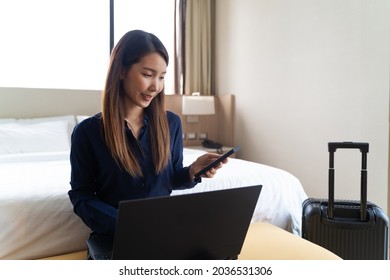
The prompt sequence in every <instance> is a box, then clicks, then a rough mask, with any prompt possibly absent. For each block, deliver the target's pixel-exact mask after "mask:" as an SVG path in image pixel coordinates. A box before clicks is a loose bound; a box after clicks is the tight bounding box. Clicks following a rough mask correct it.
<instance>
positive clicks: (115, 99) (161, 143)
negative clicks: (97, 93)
mask: <svg viewBox="0 0 390 280" xmlns="http://www.w3.org/2000/svg"><path fill="white" fill-rule="evenodd" d="M153 52H157V53H159V54H160V55H161V56H162V57H163V59H164V60H165V62H166V64H167V65H168V62H169V56H168V52H167V50H166V49H165V47H164V45H163V43H162V42H161V41H160V40H159V39H158V38H157V37H156V36H155V35H153V34H151V33H148V32H145V31H142V30H132V31H129V32H127V33H126V34H125V35H124V36H123V37H122V38H121V39H120V40H119V42H118V43H117V44H116V46H115V47H114V49H113V50H112V52H111V58H110V65H109V69H108V73H107V78H106V84H105V88H104V90H103V95H102V119H103V134H104V138H105V141H106V143H107V146H108V148H109V150H110V152H111V154H112V156H113V157H114V159H115V160H116V161H117V163H118V164H119V165H120V166H121V167H123V168H124V169H125V170H126V171H127V172H129V173H130V174H131V175H133V176H135V175H139V176H142V170H141V167H140V165H139V163H138V161H137V158H136V156H135V154H133V152H132V151H131V149H130V147H129V146H128V143H127V139H126V134H125V126H124V119H125V115H124V113H125V110H124V107H123V104H124V101H123V97H124V92H123V87H122V82H121V75H122V74H123V73H126V72H127V71H128V70H129V69H130V67H131V66H132V65H133V64H135V63H138V62H139V61H140V59H141V58H142V57H144V56H145V55H147V54H150V53H153ZM145 114H146V115H147V117H148V120H149V122H148V129H149V131H150V133H149V134H150V135H151V136H153V137H151V139H150V142H151V146H152V147H151V148H152V155H153V162H154V166H155V171H156V174H157V173H159V172H161V171H162V170H163V169H164V168H165V167H166V166H167V164H168V161H169V156H170V137H169V126H168V120H167V116H166V112H165V93H164V89H163V90H162V91H161V92H160V93H159V94H158V95H157V96H156V97H155V98H154V99H153V100H152V102H151V103H150V105H149V106H148V107H147V108H146V109H145Z"/></svg>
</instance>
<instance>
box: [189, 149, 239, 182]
mask: <svg viewBox="0 0 390 280" xmlns="http://www.w3.org/2000/svg"><path fill="white" fill-rule="evenodd" d="M239 149H240V146H236V147H234V148H233V149H231V150H230V151H228V152H226V153H225V154H223V155H222V156H220V157H219V158H217V159H216V160H215V161H213V162H212V163H210V164H209V165H208V166H206V167H205V168H203V169H202V170H201V171H199V172H197V173H196V174H195V178H198V177H200V176H201V175H202V174H203V173H205V172H207V171H208V170H210V169H211V168H213V167H215V166H217V165H218V163H220V162H221V161H223V160H224V159H225V158H227V157H229V156H231V155H232V154H234V153H235V152H237V151H238V150H239Z"/></svg>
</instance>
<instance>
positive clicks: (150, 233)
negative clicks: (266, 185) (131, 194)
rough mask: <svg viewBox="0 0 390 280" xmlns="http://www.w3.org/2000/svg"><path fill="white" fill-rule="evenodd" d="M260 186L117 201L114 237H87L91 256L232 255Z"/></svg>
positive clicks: (235, 255) (181, 257)
mask: <svg viewBox="0 0 390 280" xmlns="http://www.w3.org/2000/svg"><path fill="white" fill-rule="evenodd" d="M261 189H262V186H261V185H257V186H248V187H239V188H233V189H224V190H216V191H208V192H201V193H192V194H184V195H175V196H167V197H158V198H146V199H137V200H126V201H122V202H120V204H119V211H118V219H117V225H116V232H115V236H114V238H113V239H112V238H107V237H106V238H102V237H100V238H98V237H96V238H92V239H89V240H87V245H88V251H89V255H90V258H91V259H96V260H97V259H112V260H133V259H135V260H190V259H217V260H220V259H237V258H238V255H239V254H240V252H241V248H242V245H243V243H244V240H245V236H246V233H247V231H248V227H249V224H250V222H251V219H252V216H253V212H254V209H255V207H256V204H257V200H258V198H259V195H260V192H261Z"/></svg>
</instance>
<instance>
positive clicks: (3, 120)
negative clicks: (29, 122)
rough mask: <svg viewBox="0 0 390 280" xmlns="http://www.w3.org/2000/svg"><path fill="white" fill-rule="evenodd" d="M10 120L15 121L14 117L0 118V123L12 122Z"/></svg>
mask: <svg viewBox="0 0 390 280" xmlns="http://www.w3.org/2000/svg"><path fill="white" fill-rule="evenodd" d="M12 122H16V119H11V118H7V119H0V123H12Z"/></svg>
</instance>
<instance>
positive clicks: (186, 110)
mask: <svg viewBox="0 0 390 280" xmlns="http://www.w3.org/2000/svg"><path fill="white" fill-rule="evenodd" d="M182 114H183V115H186V116H187V122H189V123H194V122H199V115H214V114H215V102H214V96H200V95H199V93H196V92H194V93H193V94H192V95H183V98H182Z"/></svg>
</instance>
